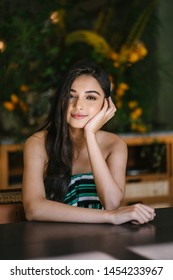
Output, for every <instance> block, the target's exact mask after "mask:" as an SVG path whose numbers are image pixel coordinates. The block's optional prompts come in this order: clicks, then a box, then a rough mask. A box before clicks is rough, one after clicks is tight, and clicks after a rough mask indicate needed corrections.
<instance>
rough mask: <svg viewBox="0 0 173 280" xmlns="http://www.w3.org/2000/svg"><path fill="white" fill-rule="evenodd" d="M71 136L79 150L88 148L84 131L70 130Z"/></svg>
mask: <svg viewBox="0 0 173 280" xmlns="http://www.w3.org/2000/svg"><path fill="white" fill-rule="evenodd" d="M70 135H71V139H72V141H73V144H74V146H75V147H77V149H82V148H85V147H86V139H85V136H84V129H76V128H75V129H74V128H70Z"/></svg>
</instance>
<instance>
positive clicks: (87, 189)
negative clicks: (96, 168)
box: [64, 172, 103, 209]
mask: <svg viewBox="0 0 173 280" xmlns="http://www.w3.org/2000/svg"><path fill="white" fill-rule="evenodd" d="M64 203H66V204H69V205H73V206H79V207H84V208H95V209H102V208H103V207H102V205H101V203H100V200H99V198H98V195H97V191H96V185H95V182H94V177H93V174H92V172H88V173H83V174H75V175H72V176H71V181H70V184H69V189H68V193H67V194H66V196H65V199H64Z"/></svg>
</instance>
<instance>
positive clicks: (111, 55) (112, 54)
mask: <svg viewBox="0 0 173 280" xmlns="http://www.w3.org/2000/svg"><path fill="white" fill-rule="evenodd" d="M110 58H111V59H112V60H115V61H118V58H119V56H118V53H116V52H111V54H110Z"/></svg>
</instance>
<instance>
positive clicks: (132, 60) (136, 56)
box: [128, 51, 140, 63]
mask: <svg viewBox="0 0 173 280" xmlns="http://www.w3.org/2000/svg"><path fill="white" fill-rule="evenodd" d="M139 59H140V57H139V54H138V53H137V52H136V51H131V52H130V53H129V55H128V62H130V63H135V62H137V61H138V60H139Z"/></svg>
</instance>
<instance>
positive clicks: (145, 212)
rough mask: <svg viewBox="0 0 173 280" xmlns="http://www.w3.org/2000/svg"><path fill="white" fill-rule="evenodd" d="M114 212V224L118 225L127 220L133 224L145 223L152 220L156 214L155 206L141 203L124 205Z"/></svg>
mask: <svg viewBox="0 0 173 280" xmlns="http://www.w3.org/2000/svg"><path fill="white" fill-rule="evenodd" d="M113 212H114V213H112V214H113V216H112V218H113V224H116V225H119V224H123V223H126V222H131V223H133V224H144V223H147V222H149V221H152V220H153V219H154V217H155V215H156V214H155V211H154V209H153V208H151V207H149V206H147V205H144V204H140V203H137V204H134V205H130V206H126V207H122V208H119V209H118V210H115V211H113Z"/></svg>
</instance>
